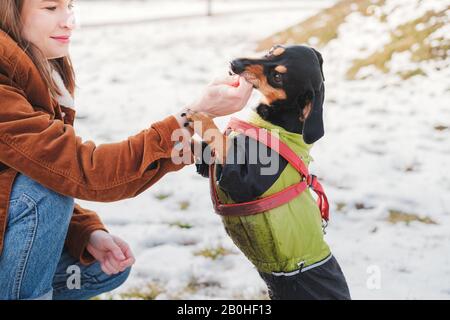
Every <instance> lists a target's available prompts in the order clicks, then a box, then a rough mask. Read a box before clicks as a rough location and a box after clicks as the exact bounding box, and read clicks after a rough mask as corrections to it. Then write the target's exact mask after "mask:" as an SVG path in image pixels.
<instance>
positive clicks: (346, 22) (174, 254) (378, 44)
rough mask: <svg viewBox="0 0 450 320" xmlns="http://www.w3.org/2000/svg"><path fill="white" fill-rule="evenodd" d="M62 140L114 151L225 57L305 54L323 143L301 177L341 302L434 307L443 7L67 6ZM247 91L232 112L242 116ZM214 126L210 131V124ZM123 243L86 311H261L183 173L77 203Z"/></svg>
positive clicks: (443, 290) (447, 194) (448, 40)
mask: <svg viewBox="0 0 450 320" xmlns="http://www.w3.org/2000/svg"><path fill="white" fill-rule="evenodd" d="M75 6H76V10H77V19H78V22H79V24H80V28H79V29H78V30H77V31H76V32H75V34H74V38H73V42H72V48H71V52H72V59H73V60H74V65H75V70H76V74H77V84H78V91H77V96H76V109H77V120H76V123H75V126H76V130H77V133H78V135H79V136H81V137H82V138H83V140H93V141H95V142H96V143H97V144H101V143H110V142H118V141H121V140H124V139H126V138H127V137H129V136H131V135H134V134H136V133H138V132H139V131H141V130H144V129H146V128H148V127H149V126H150V125H151V124H152V123H153V122H155V121H158V120H161V119H163V118H165V117H166V116H168V115H170V114H172V113H174V112H176V111H178V110H179V109H181V108H182V107H184V106H185V105H187V104H188V103H190V102H192V101H193V100H194V99H196V98H197V97H198V96H199V95H200V94H201V92H202V90H203V88H204V87H205V86H206V85H207V83H208V82H210V81H211V80H212V79H213V78H214V77H217V76H221V75H223V74H226V73H227V71H228V64H229V61H230V60H232V59H233V58H236V57H242V56H247V55H252V56H254V55H258V54H264V53H265V52H266V51H267V50H268V49H269V48H270V47H271V46H272V45H273V44H306V45H310V46H313V47H315V48H316V49H318V50H319V51H320V52H321V53H322V55H323V57H324V61H325V62H324V72H325V79H326V82H325V85H326V102H325V136H324V137H323V138H322V139H320V140H319V141H318V142H316V143H315V145H314V147H313V148H312V151H311V154H312V156H313V158H314V159H315V161H314V162H313V163H312V164H311V168H310V171H311V172H313V173H315V174H316V175H318V176H319V178H320V179H321V181H322V184H323V185H324V187H325V189H326V192H327V195H328V197H329V199H330V202H331V221H330V225H329V227H328V230H327V231H328V232H327V235H326V239H327V241H328V242H329V244H330V246H331V248H332V251H333V253H334V255H335V256H336V257H337V259H338V261H339V262H340V264H341V266H342V268H343V271H344V273H345V275H346V278H347V281H348V283H349V286H350V291H351V294H352V296H353V298H354V299H449V298H450V232H449V230H450V173H449V171H450V170H449V169H448V166H449V164H450V134H449V133H450V107H449V106H450V81H449V79H450V68H449V63H450V59H449V51H450V36H449V35H450V23H449V22H450V20H449V13H450V1H448V0H426V1H425V0H340V1H339V0H296V1H292V0H285V1H281V0H277V1H275V0H259V1H253V0H240V1H237V0H211V1H207V0H184V1H180V0H170V1H169V0H167V1H164V0H147V1H145V0H141V1H137V0H127V1H119V0H116V1H112V0H108V1H105V0H99V1H94V0H85V1H83V0H77V1H76V4H75ZM259 99H260V95H259V93H258V92H256V91H255V92H254V93H253V95H252V98H251V99H250V102H249V103H248V105H247V107H246V108H245V109H244V110H243V111H241V112H239V113H237V114H235V115H234V116H236V117H238V118H241V119H245V118H246V116H247V114H248V112H249V111H250V110H251V109H252V107H255V106H256V105H257V103H258V101H259ZM228 120H229V117H223V118H220V119H217V121H216V122H217V124H218V125H219V126H220V127H222V128H223V127H224V126H225V125H226V123H227V121H228ZM79 203H80V204H81V205H82V206H85V207H87V208H90V209H93V210H96V211H97V212H98V213H99V215H100V216H101V217H102V219H103V221H104V222H105V224H106V225H107V227H108V228H109V230H110V231H111V232H112V233H115V234H118V235H120V236H121V237H123V238H124V239H125V240H127V241H128V242H129V243H130V245H131V246H132V248H133V250H134V252H135V255H136V258H137V262H136V264H135V266H134V269H133V271H132V273H131V276H130V278H129V280H128V281H127V283H125V285H124V286H122V287H121V288H119V289H117V290H116V291H114V292H111V293H108V294H104V295H102V296H99V297H98V299H268V296H267V290H266V288H265V285H264V283H263V281H262V280H261V279H260V278H259V276H258V274H257V272H256V270H255V269H254V268H253V266H252V265H251V264H250V263H249V262H248V261H247V260H246V258H245V257H244V256H243V255H242V254H241V253H240V252H239V250H238V249H237V248H236V247H235V246H234V245H233V243H232V241H231V240H230V239H229V238H228V237H227V235H226V233H225V230H224V228H223V226H222V224H221V222H220V218H219V217H218V216H217V215H215V214H214V212H213V208H212V205H211V200H210V197H209V187H208V181H207V180H205V179H203V178H201V177H200V176H199V175H197V174H196V173H195V168H194V166H189V167H185V168H184V169H182V170H181V171H179V172H177V173H171V174H168V175H167V176H165V177H164V178H163V179H162V180H161V181H159V182H158V183H157V184H156V185H154V186H153V187H151V188H150V189H149V190H147V191H145V192H144V193H142V194H141V195H139V196H138V197H137V198H135V199H129V200H124V201H119V202H114V203H94V202H87V201H79Z"/></svg>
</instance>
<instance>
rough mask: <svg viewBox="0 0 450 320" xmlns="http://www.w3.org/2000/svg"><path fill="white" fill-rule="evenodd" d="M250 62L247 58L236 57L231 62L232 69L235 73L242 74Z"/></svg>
mask: <svg viewBox="0 0 450 320" xmlns="http://www.w3.org/2000/svg"><path fill="white" fill-rule="evenodd" d="M249 64H250V63H249V62H248V61H247V60H246V59H235V60H233V61H231V62H230V67H231V71H233V72H234V73H235V74H241V73H242V72H244V71H245V67H246V66H248V65H249Z"/></svg>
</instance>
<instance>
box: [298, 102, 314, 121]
mask: <svg viewBox="0 0 450 320" xmlns="http://www.w3.org/2000/svg"><path fill="white" fill-rule="evenodd" d="M311 110H312V103H311V102H309V103H308V104H307V105H306V106H305V107H304V108H303V115H302V116H300V121H302V122H303V121H305V120H306V119H307V118H308V117H309V114H310V113H311Z"/></svg>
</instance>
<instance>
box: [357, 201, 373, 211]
mask: <svg viewBox="0 0 450 320" xmlns="http://www.w3.org/2000/svg"><path fill="white" fill-rule="evenodd" d="M373 208H374V207H373V206H366V204H365V203H362V202H358V203H355V209H356V210H370V209H373Z"/></svg>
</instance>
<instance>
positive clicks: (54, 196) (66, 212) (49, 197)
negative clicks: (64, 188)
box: [11, 174, 74, 224]
mask: <svg viewBox="0 0 450 320" xmlns="http://www.w3.org/2000/svg"><path fill="white" fill-rule="evenodd" d="M23 194H25V195H27V196H28V198H31V199H32V200H33V201H34V203H35V204H36V206H37V207H38V208H39V210H38V211H39V214H40V215H41V216H42V218H45V215H46V214H48V215H49V218H50V219H51V220H52V221H53V222H55V223H62V224H67V223H69V221H70V218H71V216H72V214H73V208H74V199H73V198H72V197H68V196H65V195H62V194H59V193H57V192H55V191H53V190H51V189H48V188H47V187H45V186H43V185H41V184H40V183H38V182H36V181H34V180H33V179H31V178H29V177H27V176H25V175H22V174H19V175H18V176H17V177H16V181H15V182H14V185H13V190H12V193H11V199H14V198H20V197H21V196H22V195H23Z"/></svg>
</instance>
